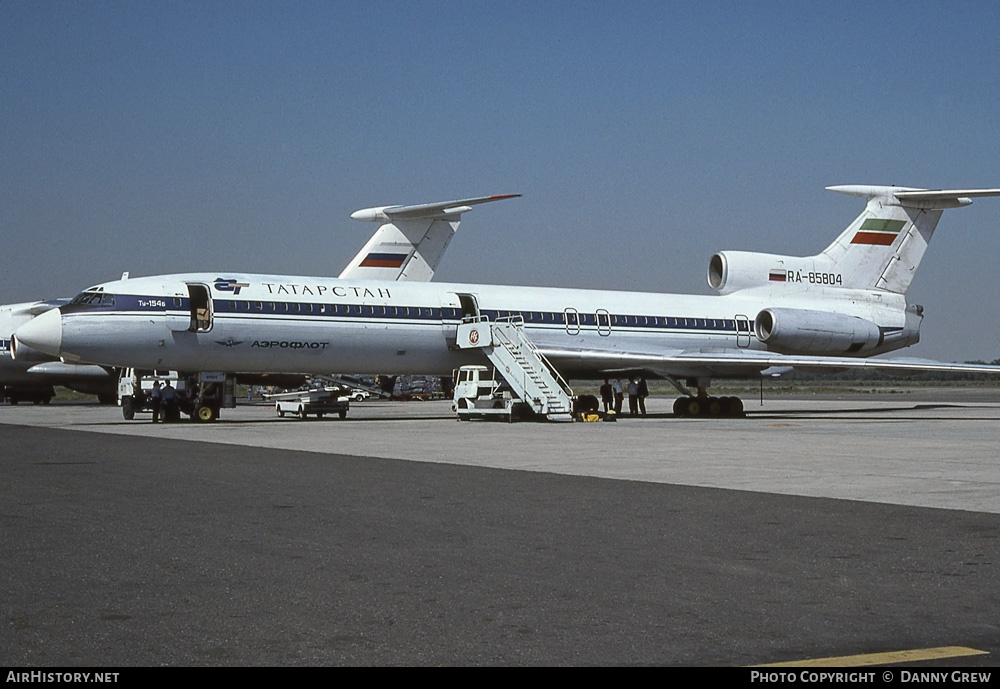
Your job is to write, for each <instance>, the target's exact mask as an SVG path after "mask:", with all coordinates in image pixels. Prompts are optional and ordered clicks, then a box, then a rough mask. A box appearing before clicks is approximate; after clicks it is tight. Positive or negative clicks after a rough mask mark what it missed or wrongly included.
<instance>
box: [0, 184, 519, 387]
mask: <svg viewBox="0 0 1000 689" xmlns="http://www.w3.org/2000/svg"><path fill="white" fill-rule="evenodd" d="M509 198H513V195H505V196H487V197H483V198H475V199H464V200H462V201H446V202H442V203H425V204H421V205H418V206H382V207H379V208H364V209H362V210H359V211H355V212H354V213H353V214H352V215H351V217H352V218H354V219H355V220H360V221H363V222H364V221H373V220H380V221H382V222H381V224H380V225H379V227H378V229H376V230H375V233H374V234H373V235H372V236H371V238H370V239H369V240H368V242H367V243H366V244H365V245H364V247H363V248H362V249H361V251H359V252H358V254H357V255H356V256H354V258H353V259H351V261H350V262H349V263H348V264H347V267H346V268H344V270H343V271H342V272H341V273H340V278H341V279H352V280H399V281H405V280H416V281H429V280H431V279H432V278H433V277H434V271H436V270H437V267H438V264H439V263H440V261H441V258H442V256H444V252H445V250H446V249H447V248H448V244H449V242H450V241H451V239H452V237H454V235H455V232H456V231H457V230H458V226H459V222H460V221H461V216H462V213H463V212H465V211H468V210H470V208H471V207H472V206H474V205H477V204H481V203H489V202H492V201H501V200H504V199H509ZM445 209H448V211H449V212H448V213H447V214H442V212H441V211H443V210H445ZM127 275H128V274H127V273H125V274H123V275H122V279H125V278H126V277H127ZM69 301H70V300H69V299H55V300H49V301H38V302H28V303H24V304H5V305H2V306H0V392H2V393H3V396H5V397H6V398H7V399H9V400H10V401H11V403H13V404H17V402H18V401H20V400H31V401H34V402H36V403H40V402H44V403H46V404H47V403H48V402H49V400H51V399H52V397H53V396H54V395H55V390H54V389H53V386H55V385H63V386H65V387H68V388H70V389H72V390H77V391H79V392H85V393H90V394H95V395H97V396H98V399H100V400H101V402H102V403H105V404H108V403H113V402H114V401H115V399H116V390H117V387H118V377H117V371H115V370H114V369H113V367H111V366H107V365H106V366H105V367H101V366H97V365H92V364H80V363H67V362H62V361H59V359H58V358H57V357H54V356H52V355H50V354H45V353H42V352H38V351H30V350H29V348H27V347H23V346H22V347H21V353H20V355H19V356H18V360H17V361H14V360H13V359H12V358H11V333H13V332H14V330H16V329H17V328H18V327H19V326H21V325H23V324H24V323H26V322H28V321H29V320H31V319H32V318H34V317H35V316H37V315H39V314H41V313H43V312H45V311H48V310H50V309H53V308H55V307H57V306H62V305H65V304H67V303H69Z"/></svg>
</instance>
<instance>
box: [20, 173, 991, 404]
mask: <svg viewBox="0 0 1000 689" xmlns="http://www.w3.org/2000/svg"><path fill="white" fill-rule="evenodd" d="M829 189H830V190H831V191H835V192H838V193H841V194H847V195H849V196H855V197H859V198H862V199H865V200H866V202H867V205H866V207H865V209H864V211H863V212H862V213H861V215H859V216H858V217H857V218H856V219H855V220H854V222H852V223H851V224H850V225H848V227H847V229H845V230H844V231H843V232H842V233H841V234H840V236H838V237H837V238H836V239H835V240H834V242H833V243H832V244H830V245H829V246H828V247H827V248H826V249H825V250H823V251H822V252H821V253H819V254H816V255H815V256H808V257H793V256H783V255H778V254H765V253H752V252H740V251H723V252H720V253H717V254H715V255H714V256H712V258H711V260H710V261H709V266H708V282H709V285H710V286H711V287H712V288H714V289H715V290H716V291H717V292H718V295H710V296H692V295H677V294H656V293H639V292H620V291H604V290H586V289H553V288H547V287H511V286H497V285H473V284H443V283H430V282H389V281H380V280H363V279H356V278H354V277H348V278H347V279H332V278H321V277H300V276H282V275H252V274H244V273H235V272H218V273H190V274H179V275H161V276H155V277H145V278H134V279H130V280H124V281H115V282H107V283H103V284H99V285H94V286H93V287H89V288H87V289H86V290H84V291H83V292H82V293H80V294H79V295H78V296H77V297H76V298H75V299H74V300H73V301H72V303H70V304H68V305H66V306H62V307H60V308H59V309H53V310H51V311H48V312H46V313H43V314H41V315H39V316H38V317H36V318H34V319H33V320H32V321H30V322H29V323H27V324H25V325H23V326H21V327H20V328H19V329H18V330H17V332H16V333H15V335H14V337H13V338H12V340H13V343H12V346H13V349H14V355H15V358H16V357H17V348H18V347H19V346H22V345H27V346H29V347H31V348H33V349H36V350H40V351H43V352H47V353H50V354H52V355H54V356H59V357H60V358H61V359H62V360H63V361H73V362H89V363H96V364H103V365H118V366H132V367H138V368H161V369H163V368H166V369H176V370H182V371H202V372H204V371H210V372H216V373H225V374H240V373H252V372H262V371H269V372H288V373H293V372H294V373H322V372H328V371H335V370H337V371H357V372H366V371H367V372H379V373H387V374H388V373H394V374H425V375H447V374H448V373H449V372H451V371H452V370H454V369H455V368H456V367H459V366H461V365H466V364H482V363H486V361H485V358H484V354H488V350H485V349H483V348H482V346H483V345H493V346H498V342H497V338H499V337H500V335H499V334H497V333H491V332H490V330H489V328H492V327H493V326H492V325H491V324H496V323H513V324H514V326H516V330H517V331H518V332H519V333H521V334H523V337H524V341H525V342H526V343H528V345H529V347H530V348H531V349H534V350H535V351H536V352H537V353H538V354H539V355H541V357H540V358H541V359H543V360H544V359H547V361H548V363H549V364H550V365H551V366H552V367H554V368H555V369H557V370H558V372H560V373H562V374H563V375H565V376H566V377H570V376H572V377H578V378H602V377H605V376H620V375H623V374H629V375H638V374H642V375H646V376H649V377H658V378H664V379H667V380H669V381H670V382H671V383H673V384H674V385H675V387H677V388H678V390H679V391H680V392H681V393H682V395H683V396H682V397H680V398H678V400H677V401H676V402H675V404H674V410H675V412H676V413H678V414H680V415H684V414H689V415H702V414H711V415H725V414H730V413H732V414H736V413H741V412H742V403H741V402H740V401H739V400H738V399H736V398H715V397H711V396H709V395H708V391H707V389H708V387H709V385H710V383H711V381H712V379H714V378H749V377H756V376H759V375H760V374H761V372H762V371H765V370H767V369H770V368H772V367H785V368H787V367H801V368H808V369H810V370H819V371H831V372H832V371H841V370H845V369H854V368H874V369H883V370H886V369H887V370H895V371H910V372H913V371H969V372H986V373H992V374H997V373H1000V367H995V366H980V365H971V364H949V363H943V362H934V361H927V360H919V359H892V358H871V357H873V356H874V355H878V354H884V353H887V352H891V351H894V350H899V349H902V348H904V347H907V346H909V345H912V344H914V343H916V342H917V340H918V339H919V329H920V322H921V320H922V318H923V309H922V308H921V307H920V306H916V305H912V304H909V303H907V300H906V291H907V288H908V287H909V285H910V282H911V280H912V279H913V276H914V272H915V271H916V269H917V267H918V265H919V263H920V261H921V259H922V258H923V255H924V252H925V250H926V248H927V245H928V243H929V241H930V239H931V235H932V234H933V232H934V229H935V227H936V226H937V223H938V220H939V219H940V217H941V214H942V212H943V211H944V210H945V209H950V208H958V207H961V206H965V205H968V204H970V203H972V200H971V199H972V198H974V197H980V196H1000V189H968V190H927V189H917V188H909V187H888V186H862V185H848V186H834V187H829ZM459 210H463V209H459ZM434 212H435V213H437V214H438V215H439V217H440V218H442V219H447V218H448V217H449V213H450V212H451V209H449V208H444V207H438V208H436V209H435V211H434ZM364 215H365V218H363V219H370V220H382V221H383V222H385V221H387V220H390V219H391V218H392V209H391V208H388V209H369V211H366V212H365V214H364ZM391 260H393V261H395V260H398V257H396V258H393V259H391ZM491 358H492V357H491ZM215 411H216V412H217V410H215ZM210 412H211V410H207V411H206V414H205V415H204V416H205V418H214V415H213V414H211V413H210Z"/></svg>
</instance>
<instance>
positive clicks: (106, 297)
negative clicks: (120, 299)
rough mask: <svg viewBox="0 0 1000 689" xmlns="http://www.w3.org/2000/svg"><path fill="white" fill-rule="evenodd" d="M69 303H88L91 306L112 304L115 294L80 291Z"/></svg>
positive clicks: (113, 303)
mask: <svg viewBox="0 0 1000 689" xmlns="http://www.w3.org/2000/svg"><path fill="white" fill-rule="evenodd" d="M70 304H89V305H91V306H114V305H115V295H113V294H106V293H105V292H90V291H88V292H80V293H79V294H78V295H76V297H74V298H73V301H71V302H70Z"/></svg>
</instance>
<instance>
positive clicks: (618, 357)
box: [539, 347, 1000, 378]
mask: <svg viewBox="0 0 1000 689" xmlns="http://www.w3.org/2000/svg"><path fill="white" fill-rule="evenodd" d="M539 351H541V353H542V354H544V355H545V356H546V357H547V358H549V359H550V360H551V361H552V362H553V364H555V365H556V367H557V368H560V367H566V368H567V370H572V369H573V368H574V364H575V363H580V364H587V365H588V366H589V367H590V368H591V369H592V368H593V367H594V365H595V363H596V364H597V365H598V366H602V365H603V366H604V367H605V368H604V370H605V371H606V372H607V373H609V374H611V373H615V372H619V371H620V372H624V371H630V370H638V369H643V370H647V371H651V372H654V373H657V374H659V375H663V376H670V377H677V378H683V377H698V376H700V377H709V378H747V377H753V376H755V375H758V374H760V373H761V372H762V371H764V370H766V369H769V368H780V369H789V368H797V369H802V370H808V371H811V372H816V373H838V372H841V371H845V370H856V369H869V370H878V371H886V372H896V373H901V374H907V373H923V372H928V371H937V372H941V373H945V372H947V373H985V374H991V375H1000V366H991V365H989V364H958V363H947V362H942V361H933V360H930V359H916V358H870V359H862V358H856V357H833V356H792V355H785V354H775V353H772V352H761V351H758V350H749V349H748V350H736V349H703V350H678V351H675V352H664V353H641V352H616V351H601V350H587V349H579V350H572V349H565V348H551V349H547V348H544V347H540V348H539Z"/></svg>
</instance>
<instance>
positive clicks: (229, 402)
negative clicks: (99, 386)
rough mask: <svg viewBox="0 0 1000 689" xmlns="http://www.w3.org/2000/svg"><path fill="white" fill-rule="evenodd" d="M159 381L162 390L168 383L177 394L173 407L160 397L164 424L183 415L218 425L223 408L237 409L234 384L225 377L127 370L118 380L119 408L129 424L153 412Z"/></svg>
mask: <svg viewBox="0 0 1000 689" xmlns="http://www.w3.org/2000/svg"><path fill="white" fill-rule="evenodd" d="M157 381H158V382H159V383H160V385H161V390H162V389H163V387H165V386H166V383H167V382H168V381H169V382H170V385H171V387H173V388H174V390H175V393H176V398H175V402H174V403H173V404H169V403H167V401H166V400H165V399H163V398H162V397H161V405H160V415H161V418H162V419H163V420H164V421H178V420H180V414H181V412H183V413H185V414H187V415H188V416H190V417H191V419H192V420H193V421H199V422H208V421H215V420H216V419H218V418H219V412H220V410H221V409H222V408H223V407H228V408H230V409H232V408H234V407H235V406H236V396H235V381H234V379H233V377H232V376H227V375H226V374H224V373H210V372H201V373H191V374H186V373H182V372H178V371H151V370H144V369H131V368H126V369H122V372H121V376H120V377H119V379H118V404H119V406H121V408H122V416H123V417H124V418H125V419H126V420H128V421H131V420H132V419H134V418H135V415H136V414H137V413H141V412H152V411H153V404H152V397H151V395H150V393H151V392H152V390H153V384H154V383H155V382H157ZM161 395H162V392H161Z"/></svg>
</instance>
